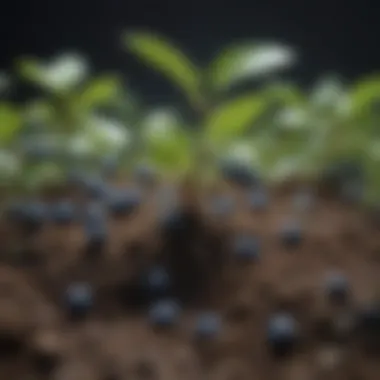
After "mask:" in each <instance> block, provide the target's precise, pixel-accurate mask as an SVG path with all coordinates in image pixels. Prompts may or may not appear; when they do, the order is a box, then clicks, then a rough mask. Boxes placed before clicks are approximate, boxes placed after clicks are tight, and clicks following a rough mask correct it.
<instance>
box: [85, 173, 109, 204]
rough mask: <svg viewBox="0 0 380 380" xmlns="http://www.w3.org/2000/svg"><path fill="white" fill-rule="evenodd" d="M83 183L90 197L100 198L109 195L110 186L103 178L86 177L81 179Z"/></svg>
mask: <svg viewBox="0 0 380 380" xmlns="http://www.w3.org/2000/svg"><path fill="white" fill-rule="evenodd" d="M81 185H82V186H83V188H84V190H85V192H86V193H87V194H88V196H89V197H90V198H93V199H99V200H100V199H104V198H105V197H106V196H107V193H108V186H107V184H106V183H105V182H104V181H103V180H102V179H101V178H97V177H84V178H82V180H81Z"/></svg>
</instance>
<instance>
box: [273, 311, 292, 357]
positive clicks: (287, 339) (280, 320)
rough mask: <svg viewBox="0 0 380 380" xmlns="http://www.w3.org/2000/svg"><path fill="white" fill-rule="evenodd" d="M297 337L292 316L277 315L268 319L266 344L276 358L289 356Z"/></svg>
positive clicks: (285, 314) (286, 314)
mask: <svg viewBox="0 0 380 380" xmlns="http://www.w3.org/2000/svg"><path fill="white" fill-rule="evenodd" d="M298 335H299V331H298V325H297V322H296V320H295V319H294V317H293V316H292V315H290V314H288V313H278V314H275V315H273V316H271V317H270V318H269V321H268V326H267V342H268V345H269V347H270V349H271V350H272V352H273V353H274V354H275V355H276V356H277V355H279V356H283V355H285V354H289V353H290V352H291V351H292V350H293V349H294V346H295V344H296V343H297V340H298V337H299V336H298Z"/></svg>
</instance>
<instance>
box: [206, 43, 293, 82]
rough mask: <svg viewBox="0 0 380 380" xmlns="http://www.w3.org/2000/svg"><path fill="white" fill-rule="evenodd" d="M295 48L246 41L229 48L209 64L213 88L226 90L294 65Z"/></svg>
mask: <svg viewBox="0 0 380 380" xmlns="http://www.w3.org/2000/svg"><path fill="white" fill-rule="evenodd" d="M295 61H296V54H295V52H294V51H293V50H292V49H290V48H289V47H287V46H284V45H276V44H252V43H250V44H248V43H247V44H242V45H235V46H232V47H229V48H226V49H225V50H224V51H223V52H222V53H221V54H220V55H219V56H217V57H216V58H215V59H214V60H213V61H212V62H211V65H210V66H209V70H208V75H209V81H210V83H211V86H212V88H213V89H216V90H223V89H226V88H228V87H230V86H231V85H234V84H235V83H237V82H240V81H242V80H245V79H249V78H259V77H262V76H264V75H268V74H273V73H275V72H278V71H279V70H283V69H286V68H289V67H291V66H292V65H293V64H294V63H295Z"/></svg>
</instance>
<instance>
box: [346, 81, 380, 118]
mask: <svg viewBox="0 0 380 380" xmlns="http://www.w3.org/2000/svg"><path fill="white" fill-rule="evenodd" d="M350 98H351V102H352V114H353V116H357V117H368V116H369V115H370V114H371V113H372V112H373V111H374V108H376V106H377V107H378V104H380V76H379V75H375V76H370V77H366V78H363V79H362V80H360V81H359V82H358V83H356V84H355V85H354V86H353V88H352V89H351V91H350Z"/></svg>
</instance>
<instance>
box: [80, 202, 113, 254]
mask: <svg viewBox="0 0 380 380" xmlns="http://www.w3.org/2000/svg"><path fill="white" fill-rule="evenodd" d="M84 232H85V235H86V240H87V243H88V245H89V246H90V247H92V248H93V249H95V248H96V247H97V248H100V247H102V246H103V245H104V244H105V242H106V240H107V236H108V228H107V214H106V213H105V211H104V209H103V207H102V206H101V205H99V204H91V205H89V207H88V209H87V210H86V214H85V218H84Z"/></svg>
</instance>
